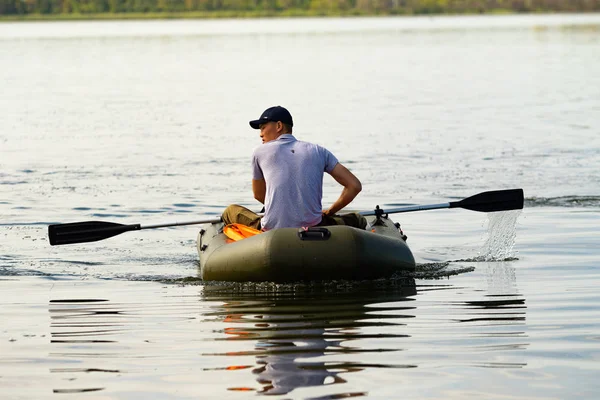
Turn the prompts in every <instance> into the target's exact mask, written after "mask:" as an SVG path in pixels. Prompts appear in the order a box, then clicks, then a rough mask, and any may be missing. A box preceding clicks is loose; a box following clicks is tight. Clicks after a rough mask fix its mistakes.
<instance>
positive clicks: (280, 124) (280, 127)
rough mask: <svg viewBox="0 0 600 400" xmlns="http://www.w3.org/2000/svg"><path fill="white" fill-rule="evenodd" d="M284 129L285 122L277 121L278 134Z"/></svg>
mask: <svg viewBox="0 0 600 400" xmlns="http://www.w3.org/2000/svg"><path fill="white" fill-rule="evenodd" d="M283 128H284V126H283V122H281V121H277V132H279V131H281V130H283Z"/></svg>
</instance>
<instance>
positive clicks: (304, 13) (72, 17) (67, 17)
mask: <svg viewBox="0 0 600 400" xmlns="http://www.w3.org/2000/svg"><path fill="white" fill-rule="evenodd" d="M598 13H599V12H594V11H577V12H573V11H556V10H536V11H528V12H519V11H514V10H505V9H499V10H490V11H486V12H476V11H473V12H464V13H449V12H448V13H444V12H440V13H397V12H387V13H384V12H378V13H368V12H363V11H360V10H349V11H344V12H339V11H335V12H334V11H331V12H330V11H318V10H302V9H293V10H285V11H189V12H149V13H139V12H131V13H129V12H125V13H90V14H87V13H86V14H72V13H69V14H24V15H0V23H1V22H30V21H108V20H161V19H163V20H166V19H259V18H332V17H337V18H353V17H415V16H420V17H423V16H430V17H440V16H468V15H540V14H554V15H560V14H565V15H568V14H571V15H572V14H582V15H590V14H598Z"/></svg>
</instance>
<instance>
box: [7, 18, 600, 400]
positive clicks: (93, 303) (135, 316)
mask: <svg viewBox="0 0 600 400" xmlns="http://www.w3.org/2000/svg"><path fill="white" fill-rule="evenodd" d="M0 88H1V90H0V110H2V112H0V239H1V240H0V243H1V244H0V288H1V290H0V306H1V308H0V310H1V311H0V316H1V320H2V325H1V326H0V354H2V356H1V357H0V390H1V393H2V396H1V397H2V398H3V399H4V398H7V399H44V398H87V399H132V398H147V399H153V398H156V399H191V398H194V399H197V398H240V399H241V398H248V397H255V396H259V395H272V396H275V397H280V398H286V399H287V398H294V399H337V398H346V397H371V398H382V399H390V398H423V399H425V398H427V399H439V398H457V399H459V398H460V399H463V398H467V397H474V398H486V399H494V398H496V399H532V398H535V399H572V398H578V399H596V398H597V397H598V394H599V393H600V383H598V379H597V376H598V374H599V372H600V371H599V370H600V367H599V366H600V322H598V321H600V295H598V290H597V288H598V285H599V284H600V272H599V268H598V267H599V265H598V264H599V261H600V229H599V228H598V227H599V226H600V135H599V134H598V133H599V132H600V118H599V117H598V116H599V115H600V16H598V15H594V14H592V15H554V16H545V15H540V16H505V17H439V18H361V19H352V18H347V19H292V20H278V19H273V20H219V21H143V22H136V21H128V22H110V21H106V22H56V23H3V24H0ZM274 104H281V105H285V106H286V107H288V108H289V109H290V110H291V111H292V113H293V115H294V120H295V126H294V128H295V134H296V136H297V137H298V138H300V139H306V140H309V141H314V142H318V143H320V144H322V145H325V146H326V147H328V148H329V149H330V150H332V151H333V152H334V154H336V155H337V156H338V158H340V160H341V161H342V162H343V163H344V164H346V165H347V166H349V167H350V168H351V169H352V170H353V172H355V173H356V174H357V175H358V176H359V177H360V178H361V180H362V181H363V192H362V193H361V195H360V196H359V197H358V198H357V199H356V201H355V202H354V203H353V206H354V207H355V208H356V209H365V210H368V209H372V208H373V207H374V206H375V205H380V206H382V207H386V206H388V207H389V206H398V205H407V204H432V203H441V202H446V201H453V200H457V199H461V198H464V197H467V196H470V195H472V194H475V193H478V192H480V191H484V190H493V189H506V188H514V187H522V188H523V189H524V190H525V195H526V203H525V209H524V210H523V211H522V212H509V213H497V214H494V215H485V214H481V213H476V212H472V211H466V210H436V211H427V212H419V213H408V214H402V215H397V216H396V218H395V219H396V220H398V221H400V222H401V223H402V226H403V229H404V231H405V233H406V234H407V235H408V237H409V239H408V243H409V244H410V246H411V248H412V250H413V252H414V254H415V257H416V259H417V262H418V270H417V272H416V273H415V275H414V276H411V277H402V278H400V277H398V278H396V279H390V280H382V281H376V282H337V281H336V282H321V283H308V284H296V285H274V284H258V285H257V284H243V285H231V284H224V283H218V282H202V281H200V280H198V278H197V276H198V271H197V255H196V250H195V237H196V231H197V229H198V227H194V226H188V227H180V228H170V229H156V230H147V231H143V232H130V233H126V234H123V235H119V236H117V237H114V238H111V239H107V240H105V241H101V242H96V243H88V244H80V245H71V246H58V247H50V246H49V244H48V241H47V234H46V230H47V225H48V224H49V223H56V222H74V221H83V220H90V219H99V220H105V221H113V222H120V223H141V224H152V223H160V222H176V221H186V220H195V219H200V218H205V217H208V218H210V217H213V216H215V215H218V214H220V212H221V211H222V210H223V208H224V207H225V206H226V205H227V204H229V203H233V202H236V203H241V204H245V205H247V206H248V207H250V208H254V209H259V208H260V207H259V205H258V204H257V203H256V202H254V201H253V200H252V196H251V194H250V184H249V183H250V179H251V176H250V168H249V163H250V160H249V158H250V154H251V151H252V148H253V147H254V146H257V145H258V144H259V138H258V135H257V133H256V131H253V130H251V129H250V128H249V127H248V125H247V121H248V120H250V119H254V118H256V117H257V116H258V115H259V114H260V112H262V110H263V109H264V108H266V107H268V106H271V105H274ZM338 194H339V188H338V186H336V184H335V182H333V180H331V179H329V178H327V179H326V182H325V202H326V203H329V202H332V201H333V200H335V198H336V197H337V196H338Z"/></svg>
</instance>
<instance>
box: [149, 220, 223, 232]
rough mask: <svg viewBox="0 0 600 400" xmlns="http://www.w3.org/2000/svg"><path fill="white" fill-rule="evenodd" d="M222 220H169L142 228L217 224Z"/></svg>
mask: <svg viewBox="0 0 600 400" xmlns="http://www.w3.org/2000/svg"><path fill="white" fill-rule="evenodd" d="M217 222H221V218H220V217H219V218H213V219H204V220H196V221H184V222H169V223H165V224H153V225H142V226H140V229H154V228H167V227H170V226H183V225H198V224H216V223H217Z"/></svg>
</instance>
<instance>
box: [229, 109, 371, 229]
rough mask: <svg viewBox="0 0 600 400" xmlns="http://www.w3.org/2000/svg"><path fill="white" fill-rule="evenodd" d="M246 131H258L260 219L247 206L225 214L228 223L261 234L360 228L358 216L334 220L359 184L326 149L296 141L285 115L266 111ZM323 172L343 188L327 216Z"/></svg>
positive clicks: (255, 185)
mask: <svg viewBox="0 0 600 400" xmlns="http://www.w3.org/2000/svg"><path fill="white" fill-rule="evenodd" d="M250 126H251V127H252V128H254V129H259V130H260V137H261V139H262V142H263V144H262V145H261V146H259V147H257V148H256V149H255V150H254V153H253V155H252V191H253V192H254V198H255V199H256V200H258V201H260V202H261V203H263V204H264V206H265V208H264V209H265V213H264V216H263V217H262V219H261V217H260V216H259V215H257V214H256V213H254V212H252V211H250V210H248V209H247V208H245V207H242V206H239V205H235V204H234V205H230V206H229V207H227V208H226V209H225V211H224V212H223V221H224V222H225V223H226V224H231V223H241V224H244V225H247V226H250V227H252V228H255V229H262V230H264V231H268V230H271V229H277V228H290V227H291V228H300V227H311V226H324V225H343V224H345V225H352V226H355V227H359V228H362V229H364V227H365V226H366V220H365V218H364V217H362V216H360V215H358V214H349V215H346V216H342V217H339V216H335V217H334V214H335V213H336V212H338V211H339V210H341V209H342V208H344V207H346V206H347V205H348V204H349V203H350V202H351V201H352V200H354V198H355V197H356V195H357V194H358V193H359V192H360V191H361V190H362V185H361V183H360V181H359V180H358V178H357V177H356V176H354V174H353V173H352V172H350V171H349V170H348V169H347V168H346V167H344V166H343V165H342V164H341V163H340V162H339V161H338V160H337V158H336V157H335V156H334V155H333V154H332V153H331V152H330V151H329V150H327V149H325V148H324V147H321V146H319V145H316V144H312V143H308V142H303V141H299V140H296V138H295V137H294V136H293V134H292V127H293V126H294V122H293V120H292V116H291V114H290V113H289V111H288V110H286V109H285V108H283V107H281V106H275V107H270V108H268V109H266V110H265V111H264V112H263V113H262V115H261V116H260V118H259V119H257V120H254V121H250ZM324 172H327V173H328V174H330V175H331V176H332V177H333V178H334V179H335V180H336V181H337V182H338V183H339V184H340V185H342V186H343V189H342V193H341V195H340V197H339V198H338V199H337V200H336V201H335V202H334V203H333V204H332V205H331V206H330V207H329V208H327V209H326V210H325V211H323V208H322V205H321V200H322V198H323V174H324Z"/></svg>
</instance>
